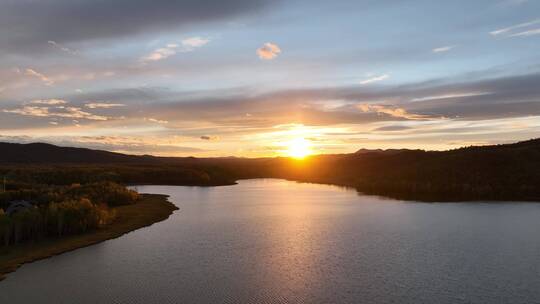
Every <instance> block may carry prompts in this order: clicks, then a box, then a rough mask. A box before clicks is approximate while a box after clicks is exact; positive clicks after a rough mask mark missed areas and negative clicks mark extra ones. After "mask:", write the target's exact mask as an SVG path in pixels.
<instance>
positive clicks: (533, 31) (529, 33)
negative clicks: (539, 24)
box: [508, 28, 540, 37]
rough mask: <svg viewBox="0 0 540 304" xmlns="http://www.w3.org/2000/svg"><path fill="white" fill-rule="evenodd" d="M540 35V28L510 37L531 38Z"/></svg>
mask: <svg viewBox="0 0 540 304" xmlns="http://www.w3.org/2000/svg"><path fill="white" fill-rule="evenodd" d="M535 35H540V28H538V29H533V30H528V31H524V32H519V33H515V34H512V35H510V36H508V37H529V36H535Z"/></svg>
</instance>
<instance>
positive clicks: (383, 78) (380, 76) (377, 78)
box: [360, 74, 390, 85]
mask: <svg viewBox="0 0 540 304" xmlns="http://www.w3.org/2000/svg"><path fill="white" fill-rule="evenodd" d="M389 78H390V75H388V74H383V75H379V76H375V77H371V78H368V79H365V80H362V81H360V84H361V85H366V84H370V83H374V82H379V81H383V80H386V79H389Z"/></svg>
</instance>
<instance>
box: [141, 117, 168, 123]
mask: <svg viewBox="0 0 540 304" xmlns="http://www.w3.org/2000/svg"><path fill="white" fill-rule="evenodd" d="M144 120H146V121H150V122H155V123H158V124H168V123H169V122H168V121H166V120H160V119H157V118H146V117H145V118H144Z"/></svg>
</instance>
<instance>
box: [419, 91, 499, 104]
mask: <svg viewBox="0 0 540 304" xmlns="http://www.w3.org/2000/svg"><path fill="white" fill-rule="evenodd" d="M489 94H491V93H490V92H467V93H451V94H443V95H436V96H425V97H417V98H413V99H411V101H413V102H416V101H426V100H437V99H453V98H463V97H473V96H483V95H489Z"/></svg>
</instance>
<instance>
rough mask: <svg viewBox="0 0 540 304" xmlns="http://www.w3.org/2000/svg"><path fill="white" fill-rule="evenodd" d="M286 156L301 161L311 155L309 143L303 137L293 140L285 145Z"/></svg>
mask: <svg viewBox="0 0 540 304" xmlns="http://www.w3.org/2000/svg"><path fill="white" fill-rule="evenodd" d="M287 145H288V149H287V155H288V156H290V157H293V158H296V159H303V158H305V157H306V156H309V155H311V154H313V151H312V150H311V146H312V145H311V142H310V141H309V140H306V139H305V138H303V137H298V138H294V139H292V140H291V141H289V142H288V143H287Z"/></svg>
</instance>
